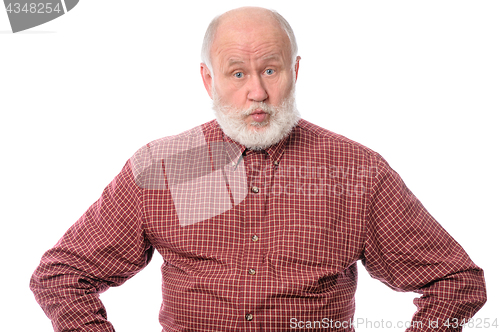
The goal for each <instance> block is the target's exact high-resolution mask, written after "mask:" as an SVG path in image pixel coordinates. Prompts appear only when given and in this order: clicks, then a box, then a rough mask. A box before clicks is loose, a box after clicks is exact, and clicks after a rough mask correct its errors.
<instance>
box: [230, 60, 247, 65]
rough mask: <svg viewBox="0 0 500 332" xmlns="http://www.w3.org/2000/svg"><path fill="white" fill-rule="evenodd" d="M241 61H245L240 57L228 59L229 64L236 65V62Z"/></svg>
mask: <svg viewBox="0 0 500 332" xmlns="http://www.w3.org/2000/svg"><path fill="white" fill-rule="evenodd" d="M239 63H245V61H243V60H239V59H229V61H228V64H229V65H230V66H232V65H235V64H239Z"/></svg>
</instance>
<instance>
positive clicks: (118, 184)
mask: <svg viewBox="0 0 500 332" xmlns="http://www.w3.org/2000/svg"><path fill="white" fill-rule="evenodd" d="M140 193H141V191H140V188H138V187H137V186H136V185H135V182H134V176H133V174H132V171H131V170H130V162H128V163H127V164H126V165H125V167H124V168H123V170H122V172H121V173H120V174H119V175H118V176H117V177H116V178H115V179H114V180H113V181H112V182H111V183H110V184H109V185H108V186H107V187H106V189H105V190H104V192H103V194H102V196H101V197H100V199H99V200H98V201H97V202H95V203H94V204H93V205H92V206H91V207H90V208H89V209H88V210H87V211H86V212H85V214H84V215H83V216H82V217H81V218H80V219H79V220H78V221H77V222H76V223H75V224H74V225H73V226H72V227H71V228H70V229H69V230H68V231H67V232H66V234H64V236H63V237H62V238H61V239H60V240H59V241H58V242H57V244H56V245H55V246H54V247H53V248H52V249H50V250H49V251H47V252H46V253H45V254H44V255H43V257H42V259H41V263H40V265H39V266H38V268H37V269H36V270H35V272H34V274H33V276H32V278H31V282H30V288H31V290H32V291H33V293H34V294H35V297H36V300H37V301H38V303H39V304H40V306H41V307H42V309H43V310H44V311H45V313H46V315H47V316H48V317H49V318H50V319H51V320H52V325H53V327H54V330H55V331H83V330H84V329H85V331H114V329H113V326H112V325H111V323H109V322H108V321H107V318H106V310H105V308H104V306H103V304H102V302H101V301H100V300H99V293H101V292H104V291H105V290H106V289H108V288H109V287H110V286H118V285H121V284H123V283H124V282H125V281H126V280H127V279H129V278H131V277H132V276H133V275H135V274H136V273H137V272H138V271H140V270H141V269H142V268H144V267H145V266H146V265H147V264H148V263H149V261H150V260H151V257H152V253H153V248H152V247H151V245H150V244H149V242H148V241H147V240H146V239H145V237H144V232H143V229H142V213H141V211H142V210H141V196H140Z"/></svg>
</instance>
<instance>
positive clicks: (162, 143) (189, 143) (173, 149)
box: [130, 120, 220, 179]
mask: <svg viewBox="0 0 500 332" xmlns="http://www.w3.org/2000/svg"><path fill="white" fill-rule="evenodd" d="M218 130H220V129H219V127H218V125H217V122H216V121H215V120H212V121H210V122H207V123H204V124H202V125H199V126H196V127H194V128H192V129H189V130H186V131H184V132H182V133H180V134H177V135H172V136H166V137H163V138H159V139H156V140H154V141H151V142H149V143H147V144H145V145H143V146H142V147H141V148H140V149H139V150H137V151H136V152H135V153H134V155H133V156H132V157H131V158H130V165H131V168H132V172H133V173H134V177H135V178H136V179H137V178H138V177H139V176H140V175H141V174H149V173H150V172H152V171H155V172H158V170H157V169H158V167H160V166H161V164H162V163H163V162H164V161H166V160H168V161H169V163H172V162H174V161H176V160H177V161H179V162H180V161H181V160H180V159H182V158H183V156H184V154H185V153H186V152H188V151H190V150H191V149H196V148H199V147H202V146H205V145H206V144H207V140H209V139H211V137H216V136H217V131H218Z"/></svg>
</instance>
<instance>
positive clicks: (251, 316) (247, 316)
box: [245, 314, 253, 322]
mask: <svg viewBox="0 0 500 332" xmlns="http://www.w3.org/2000/svg"><path fill="white" fill-rule="evenodd" d="M245 319H246V320H247V321H249V322H250V321H251V320H252V319H253V315H252V314H246V315H245Z"/></svg>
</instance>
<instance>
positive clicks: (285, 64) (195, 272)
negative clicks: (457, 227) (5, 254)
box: [31, 7, 486, 331]
mask: <svg viewBox="0 0 500 332" xmlns="http://www.w3.org/2000/svg"><path fill="white" fill-rule="evenodd" d="M202 53H203V54H202V57H203V63H202V64H201V76H202V78H203V83H204V84H205V88H206V90H207V92H208V94H209V95H210V97H211V98H212V99H213V103H214V110H215V114H216V120H213V121H211V122H208V123H205V124H203V125H201V126H199V127H196V128H194V129H192V130H189V131H187V132H185V133H182V134H179V135H177V136H171V137H167V138H163V139H159V140H157V141H154V142H151V143H149V144H147V145H146V146H144V147H143V148H141V149H140V150H139V151H138V152H137V153H135V154H134V156H133V157H132V158H131V159H130V160H129V161H127V163H126V165H125V166H124V168H123V170H122V171H121V172H120V173H119V174H118V176H117V177H116V178H115V179H114V180H113V181H112V182H111V184H110V185H109V186H107V187H106V189H105V190H104V192H103V194H102V196H101V197H100V199H99V200H98V201H97V202H96V203H94V204H93V205H92V206H91V207H90V208H89V209H88V211H87V212H86V213H85V214H84V215H83V216H82V217H81V218H80V219H79V220H78V221H77V222H76V223H75V224H74V225H73V226H72V227H71V228H70V229H69V230H68V231H67V233H66V234H65V235H64V236H63V237H62V238H61V240H60V241H59V242H58V243H57V244H56V245H55V247H54V248H52V249H51V250H49V251H47V253H45V255H44V256H43V258H42V261H41V264H40V266H39V267H38V268H37V270H36V271H35V273H34V275H33V277H32V281H31V288H32V290H33V292H34V293H35V296H36V298H37V300H38V302H39V303H40V304H41V306H42V308H43V309H44V310H45V312H46V314H47V315H48V316H49V317H50V318H51V319H52V322H53V326H54V329H55V330H56V331H113V327H112V325H111V323H110V322H109V321H107V318H106V311H105V309H104V306H103V304H102V303H101V302H100V300H99V293H101V292H103V291H104V290H106V289H107V288H108V287H110V286H117V285H120V284H122V283H124V282H125V281H126V280H127V279H128V278H130V277H132V276H133V275H135V274H136V273H137V272H138V271H140V270H141V269H142V268H144V267H145V266H146V265H147V264H148V262H149V261H150V259H151V255H152V253H153V251H154V249H156V250H157V251H158V252H159V253H160V254H161V255H162V257H163V259H164V263H163V266H162V275H163V289H162V291H163V305H162V307H161V311H160V323H161V325H162V326H163V330H164V331H235V330H245V331H286V330H293V329H295V328H300V327H304V328H308V329H311V330H324V329H325V328H331V329H335V330H337V331H352V330H353V326H352V325H350V324H347V322H349V321H350V320H352V318H353V315H354V293H355V290H356V281H357V265H356V264H357V261H358V260H361V261H362V263H363V264H364V266H365V267H366V269H367V270H368V272H369V273H370V275H371V276H372V277H374V278H376V279H378V280H380V281H382V282H383V283H385V284H386V285H388V286H389V287H391V288H392V289H395V290H398V291H413V292H418V293H421V294H422V296H421V297H420V298H418V299H416V300H415V304H416V306H417V312H416V313H415V315H414V316H413V321H414V322H415V323H414V324H413V326H412V327H411V328H408V331H444V330H451V329H452V327H453V326H454V324H456V322H457V321H458V322H462V320H463V319H467V318H470V317H472V316H473V315H474V314H475V312H476V311H477V310H479V309H480V308H481V306H482V305H483V304H484V302H485V301H486V291H485V284H484V278H483V271H482V270H481V269H480V268H479V267H478V266H476V265H475V264H474V263H473V262H472V261H471V260H470V258H469V257H468V256H467V254H466V253H465V251H464V250H463V249H462V248H461V247H460V245H459V244H458V243H457V242H456V241H455V240H454V239H453V238H452V237H451V236H450V235H449V234H448V233H446V231H445V230H444V229H443V228H442V227H441V226H440V225H439V224H438V223H437V222H436V221H435V220H434V219H433V218H432V217H431V216H430V215H429V213H428V212H427V211H426V210H425V209H424V207H423V206H422V205H421V203H420V202H419V201H418V200H417V199H416V198H415V196H414V195H413V194H412V193H411V192H410V191H409V190H408V188H407V187H406V186H405V185H404V183H403V181H402V180H401V179H400V177H399V176H398V174H397V173H396V172H394V171H393V170H392V169H391V168H390V167H389V166H388V164H387V163H386V161H384V159H383V158H382V157H381V156H380V155H378V154H377V153H375V152H373V151H372V150H370V149H368V148H366V147H364V146H362V145H360V144H358V143H356V142H353V141H351V140H349V139H347V138H345V137H343V136H340V135H337V134H335V133H332V132H329V131H327V130H325V129H322V128H321V127H319V126H316V125H314V124H312V123H309V122H307V121H305V120H303V119H300V117H299V114H298V112H297V109H296V106H295V101H294V87H295V81H296V79H297V75H298V70H299V60H300V57H298V56H297V45H296V41H295V37H294V34H293V31H292V29H291V28H290V26H289V24H288V23H287V22H286V21H285V19H284V18H283V17H282V16H280V15H279V14H278V13H276V12H273V11H269V10H266V9H262V8H253V7H252V8H248V7H247V8H240V9H236V10H232V11H230V12H227V13H225V14H223V15H221V16H220V17H217V18H215V19H214V20H213V21H212V23H211V24H210V26H209V28H208V30H207V33H206V35H205V40H204V44H203V51H202ZM402 319H404V318H402ZM408 319H409V317H408ZM460 329H461V327H460V326H458V327H457V328H456V329H453V330H460Z"/></svg>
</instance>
